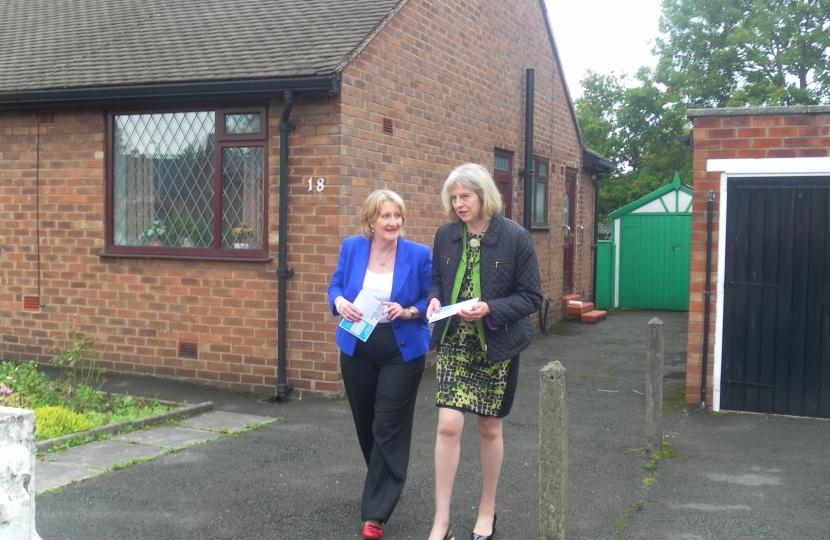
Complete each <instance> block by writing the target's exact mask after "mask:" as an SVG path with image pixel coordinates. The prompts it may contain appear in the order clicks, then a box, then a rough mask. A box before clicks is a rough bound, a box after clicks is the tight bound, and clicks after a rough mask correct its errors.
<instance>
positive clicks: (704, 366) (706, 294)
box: [700, 190, 715, 411]
mask: <svg viewBox="0 0 830 540" xmlns="http://www.w3.org/2000/svg"><path fill="white" fill-rule="evenodd" d="M714 207H715V192H714V190H711V191H709V201H708V203H707V207H706V283H705V285H704V290H703V353H702V361H701V371H700V410H701V411H705V410H706V372H707V370H708V369H709V366H708V361H709V307H710V305H711V303H712V290H711V288H712V214H713V212H714Z"/></svg>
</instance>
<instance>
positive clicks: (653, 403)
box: [646, 317, 665, 452]
mask: <svg viewBox="0 0 830 540" xmlns="http://www.w3.org/2000/svg"><path fill="white" fill-rule="evenodd" d="M664 358H665V341H664V338H663V321H661V320H660V319H658V318H657V317H655V318H653V319H651V320H650V321H649V322H648V360H647V362H646V449H647V450H650V451H652V452H656V451H657V450H659V449H660V447H661V446H662V445H663V360H664Z"/></svg>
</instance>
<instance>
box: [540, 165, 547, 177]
mask: <svg viewBox="0 0 830 540" xmlns="http://www.w3.org/2000/svg"><path fill="white" fill-rule="evenodd" d="M547 175H548V164H547V163H539V176H547Z"/></svg>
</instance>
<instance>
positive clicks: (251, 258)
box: [98, 250, 274, 263]
mask: <svg viewBox="0 0 830 540" xmlns="http://www.w3.org/2000/svg"><path fill="white" fill-rule="evenodd" d="M237 251H241V250H237ZM98 256H99V257H101V258H102V259H173V260H180V261H217V262H225V261H230V262H256V263H268V262H271V261H273V260H274V257H272V256H270V255H265V256H263V255H259V254H256V255H254V254H251V255H243V254H239V255H237V254H235V253H234V254H233V256H225V257H205V256H201V255H181V254H170V255H165V254H159V253H107V252H106V251H100V252H98Z"/></svg>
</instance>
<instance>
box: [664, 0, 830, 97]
mask: <svg viewBox="0 0 830 540" xmlns="http://www.w3.org/2000/svg"><path fill="white" fill-rule="evenodd" d="M660 32H661V33H662V34H663V36H662V37H659V38H657V39H656V42H655V43H656V45H655V47H654V50H653V53H654V54H655V55H657V56H658V57H659V60H658V65H657V69H656V76H655V78H656V80H657V81H659V82H660V83H662V84H664V85H665V87H666V89H667V90H666V91H667V92H668V93H676V94H678V95H679V96H681V99H682V101H683V102H684V103H686V104H687V105H689V106H690V107H740V106H771V105H805V104H816V103H827V102H830V0H717V1H712V0H663V12H662V15H661V17H660Z"/></svg>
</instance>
